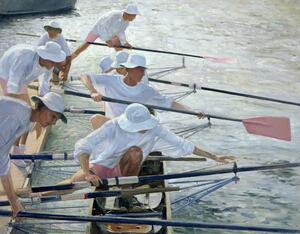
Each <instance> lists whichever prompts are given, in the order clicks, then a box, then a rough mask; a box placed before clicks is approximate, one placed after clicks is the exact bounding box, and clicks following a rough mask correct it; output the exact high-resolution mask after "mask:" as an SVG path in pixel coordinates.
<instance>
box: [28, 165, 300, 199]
mask: <svg viewBox="0 0 300 234" xmlns="http://www.w3.org/2000/svg"><path fill="white" fill-rule="evenodd" d="M293 167H300V162H299V163H283V164H271V165H264V166H248V167H238V166H237V165H236V163H234V166H233V167H232V168H225V169H218V170H205V171H193V172H184V173H173V174H165V175H149V176H128V177H116V178H109V179H103V180H101V181H102V182H101V183H102V185H101V186H100V187H103V188H108V187H110V186H115V185H118V186H119V185H126V184H136V183H149V182H153V181H162V180H169V179H179V178H190V177H198V176H209V175H220V174H226V173H238V172H250V171H262V170H274V169H282V168H293ZM78 183H81V184H79V185H77V184H78ZM82 183H85V184H82ZM76 185H77V186H76ZM83 185H85V186H86V187H90V184H89V183H88V182H75V183H71V184H64V185H50V186H40V187H32V188H31V191H32V192H33V193H37V192H46V191H53V190H67V189H74V187H75V186H76V187H83Z"/></svg>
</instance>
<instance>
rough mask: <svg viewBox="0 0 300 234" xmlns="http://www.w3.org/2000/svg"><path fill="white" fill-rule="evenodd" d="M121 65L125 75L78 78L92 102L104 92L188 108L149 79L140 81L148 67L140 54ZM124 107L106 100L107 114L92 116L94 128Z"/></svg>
mask: <svg viewBox="0 0 300 234" xmlns="http://www.w3.org/2000/svg"><path fill="white" fill-rule="evenodd" d="M121 66H122V67H124V68H125V70H126V75H125V76H121V75H112V74H99V75H96V74H91V75H86V76H82V77H81V80H82V82H83V84H84V85H85V86H86V87H87V88H88V89H89V91H90V93H91V97H92V98H93V100H94V101H97V102H99V101H101V98H102V95H104V96H107V97H110V98H115V99H119V100H126V101H131V102H139V103H143V104H148V105H157V106H162V107H167V108H171V107H172V108H175V109H181V110H189V107H187V106H185V105H182V104H180V103H178V102H176V101H174V100H173V99H172V98H168V97H166V96H163V95H162V94H160V93H159V92H158V91H157V90H156V89H154V88H153V87H151V86H150V85H149V84H148V82H141V81H142V79H143V78H144V75H145V71H146V68H147V65H146V58H145V57H144V56H143V55H138V54H131V55H130V56H129V57H128V60H127V62H125V63H122V64H121ZM126 106H127V105H124V104H118V103H111V102H106V103H105V116H106V117H104V116H101V115H95V116H94V117H92V118H91V122H92V125H93V127H94V128H98V127H100V126H101V125H102V124H103V123H104V122H105V121H107V120H108V119H109V118H113V117H118V116H119V115H121V114H122V113H123V112H124V110H125V108H126ZM204 116H205V114H204V113H202V112H199V114H198V117H199V118H203V117H204ZM107 117H108V118H107Z"/></svg>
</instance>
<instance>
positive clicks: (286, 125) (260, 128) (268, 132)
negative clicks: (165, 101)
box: [64, 90, 291, 141]
mask: <svg viewBox="0 0 300 234" xmlns="http://www.w3.org/2000/svg"><path fill="white" fill-rule="evenodd" d="M64 93H65V94H69V95H75V96H78V97H85V98H91V97H90V95H89V94H85V93H79V92H75V91H72V90H64ZM102 101H105V102H114V103H121V104H126V105H129V104H132V103H134V102H131V101H125V100H119V99H114V98H109V97H105V96H102ZM140 104H143V105H145V106H147V107H150V108H153V109H158V110H164V111H171V112H177V113H182V114H188V115H195V116H198V113H197V112H194V111H188V110H179V109H174V108H167V107H161V106H155V105H148V104H144V103H140ZM206 117H207V118H208V119H211V118H214V119H221V120H228V121H235V122H242V123H243V125H244V127H245V129H246V130H247V132H248V133H251V134H255V135H261V136H266V137H272V138H276V139H280V140H285V141H291V127H290V119H289V118H287V117H275V116H261V117H254V118H247V119H236V118H228V117H223V116H217V115H211V114H206Z"/></svg>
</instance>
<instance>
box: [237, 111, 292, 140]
mask: <svg viewBox="0 0 300 234" xmlns="http://www.w3.org/2000/svg"><path fill="white" fill-rule="evenodd" d="M243 124H244V126H245V128H246V130H247V132H248V133H251V134H255V135H262V136H267V137H272V138H276V139H280V140H285V141H291V126H290V119H289V118H287V117H273V116H264V117H255V118H249V119H244V120H243Z"/></svg>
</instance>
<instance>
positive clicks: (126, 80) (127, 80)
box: [123, 73, 137, 86]
mask: <svg viewBox="0 0 300 234" xmlns="http://www.w3.org/2000/svg"><path fill="white" fill-rule="evenodd" d="M123 81H124V83H125V84H127V85H128V86H136V85H137V82H136V81H135V80H133V79H132V78H131V77H130V76H129V74H128V73H127V75H126V76H125V78H124V79H123Z"/></svg>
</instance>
